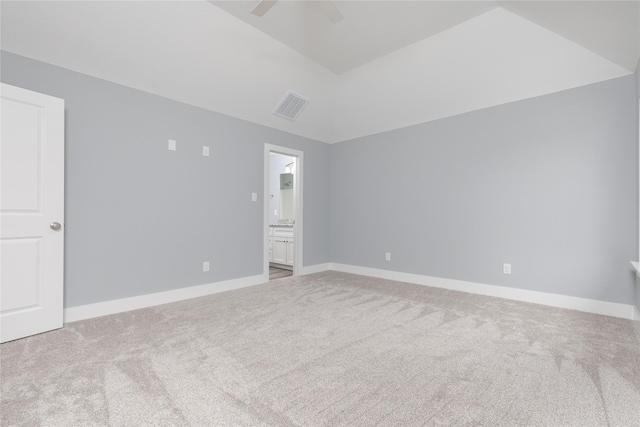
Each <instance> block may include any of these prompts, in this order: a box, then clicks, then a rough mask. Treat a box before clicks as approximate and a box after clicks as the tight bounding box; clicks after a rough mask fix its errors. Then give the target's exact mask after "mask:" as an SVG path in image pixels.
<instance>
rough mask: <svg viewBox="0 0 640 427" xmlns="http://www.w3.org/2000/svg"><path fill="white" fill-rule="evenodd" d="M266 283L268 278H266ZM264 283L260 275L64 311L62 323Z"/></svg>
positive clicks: (70, 308) (81, 306)
mask: <svg viewBox="0 0 640 427" xmlns="http://www.w3.org/2000/svg"><path fill="white" fill-rule="evenodd" d="M267 281H268V278H267ZM261 283H265V280H264V278H263V276H262V274H259V275H257V276H249V277H242V278H239V279H232V280H225V281H222V282H216V283H208V284H206V285H198V286H190V287H188V288H180V289H172V290H170V291H164V292H157V293H154V294H146V295H139V296H135V297H130V298H122V299H117V300H111V301H104V302H98V303H95V304H87V305H80V306H77V307H69V308H65V309H64V322H65V323H69V322H76V321H78V320H84V319H91V318H94V317H100V316H107V315H109V314H116V313H122V312H124V311H131V310H138V309H140V308H147V307H153V306H156V305H162V304H168V303H170V302H176V301H182V300H186V299H191V298H198V297H202V296H206V295H211V294H217V293H218V292H225V291H231V290H234V289H240V288H246V287H249V286H255V285H259V284H261Z"/></svg>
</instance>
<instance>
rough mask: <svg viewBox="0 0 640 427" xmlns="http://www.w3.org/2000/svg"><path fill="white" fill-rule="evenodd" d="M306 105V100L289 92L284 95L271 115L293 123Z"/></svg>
mask: <svg viewBox="0 0 640 427" xmlns="http://www.w3.org/2000/svg"><path fill="white" fill-rule="evenodd" d="M308 103H309V100H308V99H306V98H303V97H302V96H300V95H298V94H297V93H294V92H291V91H289V92H287V93H286V94H285V95H284V98H283V99H282V101H281V102H280V104H278V106H277V107H276V109H275V110H273V114H275V115H276V116H278V117H282V118H283V119H287V120H291V121H292V122H293V121H294V120H295V119H297V118H298V116H299V115H300V112H301V111H302V109H303V108H304V107H305V106H306V105H307V104H308Z"/></svg>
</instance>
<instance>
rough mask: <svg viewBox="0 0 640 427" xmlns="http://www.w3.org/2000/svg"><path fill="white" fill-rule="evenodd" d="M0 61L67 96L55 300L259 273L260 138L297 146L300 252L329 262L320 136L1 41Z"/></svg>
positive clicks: (28, 81) (31, 84) (8, 70)
mask: <svg viewBox="0 0 640 427" xmlns="http://www.w3.org/2000/svg"><path fill="white" fill-rule="evenodd" d="M1 60H2V69H1V78H2V81H3V82H5V83H8V84H12V85H15V86H20V87H24V88H27V89H31V90H34V91H37V92H41V93H45V94H49V95H53V96H56V97H59V98H63V99H64V100H65V102H66V104H65V105H66V184H65V191H66V220H65V225H66V226H65V239H66V245H65V246H66V248H65V307H74V306H78V305H83V304H89V303H94V302H100V301H107V300H112V299H117V298H124V297H130V296H135V295H141V294H146V293H153V292H160V291H165V290H170V289H175V288H181V287H187V286H193V285H199V284H205V283H212V282H217V281H221V280H226V279H234V278H240V277H247V276H252V275H257V274H261V273H262V268H263V264H262V262H263V254H262V250H263V242H262V238H263V231H262V230H263V194H262V193H263V188H264V186H263V179H264V177H263V169H264V159H263V157H264V143H271V144H277V145H281V146H286V147H290V148H293V149H297V150H301V151H303V152H304V160H305V164H304V166H305V171H304V173H305V195H304V214H305V217H304V227H305V228H304V262H305V265H313V264H318V263H325V262H328V261H329V236H328V234H329V233H328V227H329V216H328V215H329V209H328V206H329V180H328V177H327V170H328V168H329V156H330V149H329V146H328V145H326V144H323V143H320V142H317V141H313V140H309V139H305V138H302V137H298V136H295V135H291V134H287V133H284V132H280V131H276V130H273V129H269V128H266V127H263V126H259V125H255V124H252V123H248V122H245V121H242V120H238V119H233V118H230V117H227V116H224V115H221V114H217V113H213V112H210V111H207V110H204V109H200V108H196V107H193V106H189V105H186V104H182V103H179V102H176V101H171V100H168V99H166V98H162V97H158V96H155V95H151V94H148V93H144V92H141V91H137V90H134V89H131V88H127V87H124V86H120V85H117V84H114V83H110V82H107V81H104V80H100V79H97V78H93V77H89V76H86V75H83V74H79V73H75V72H72V71H69V70H65V69H62V68H59V67H55V66H51V65H48V64H45V63H42V62H38V61H34V60H31V59H27V58H24V57H21V56H17V55H13V54H10V53H7V52H3V53H2V58H1ZM168 139H175V140H177V141H178V150H177V151H176V152H170V151H168V150H167V140H168ZM203 145H208V146H209V147H210V150H211V157H208V158H206V157H203V156H202V146H203ZM252 192H256V193H258V194H259V200H258V203H252V202H251V193H252ZM206 260H209V261H211V271H210V272H209V273H203V272H202V262H203V261H206Z"/></svg>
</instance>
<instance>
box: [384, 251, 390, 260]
mask: <svg viewBox="0 0 640 427" xmlns="http://www.w3.org/2000/svg"><path fill="white" fill-rule="evenodd" d="M384 259H385V260H387V261H391V252H387V253H385V254H384Z"/></svg>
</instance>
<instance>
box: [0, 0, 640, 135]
mask: <svg viewBox="0 0 640 427" xmlns="http://www.w3.org/2000/svg"><path fill="white" fill-rule="evenodd" d="M256 3H257V1H216V0H211V1H205V0H183V1H153V0H146V1H106V2H105V1H71V2H70V1H55V0H53V1H51V0H49V1H42V2H39V1H7V0H3V1H2V2H1V3H0V7H1V15H0V18H1V39H0V40H1V47H2V49H3V50H5V51H8V52H12V53H16V54H19V55H23V56H26V57H30V58H34V59H37V60H40V61H44V62H47V63H51V64H54V65H58V66H61V67H64V68H67V69H70V70H74V71H78V72H81V73H84V74H88V75H92V76H96V77H99V78H103V79H106V80H110V81H113V82H116V83H119V84H123V85H126V86H130V87H133V88H136V89H140V90H143V91H147V92H150V93H154V94H158V95H161V96H165V97H168V98H171V99H175V100H178V101H181V102H185V103H188V104H192V105H196V106H199V107H202V108H206V109H209V110H213V111H217V112H220V113H222V114H226V115H229V116H232V117H237V118H240V119H244V120H248V121H251V122H254V123H258V124H261V125H265V126H269V127H272V128H276V129H280V130H283V131H287V132H291V133H294V134H297V135H301V136H305V137H309V138H313V139H316V140H320V141H323V142H328V143H332V142H339V141H344V140H348V139H351V138H356V137H359V136H364V135H370V134H374V133H378V132H384V131H388V130H393V129H398V128H401V127H404V126H409V125H412V124H417V123H421V122H425V121H429V120H435V119H439V118H442V117H447V116H451V115H455V114H460V113H464V112H468V111H473V110H476V109H480V108H487V107H490V106H493V105H499V104H503V103H507V102H512V101H516V100H520V99H526V98H530V97H534V96H540V95H544V94H548V93H552V92H556V91H560V90H565V89H569V88H573V87H578V86H582V85H587V84H591V83H596V82H599V81H603V80H607V79H611V78H616V77H620V76H624V75H628V74H631V73H633V72H634V70H635V69H636V66H637V64H638V58H639V57H640V1H635V0H634V1H592V0H588V1H451V0H449V1H368V0H360V1H337V2H336V4H337V5H338V7H339V8H340V10H341V11H342V13H343V15H344V16H345V18H344V19H343V20H342V21H340V22H338V23H336V24H333V23H332V22H331V21H330V20H329V19H328V18H327V17H326V15H325V13H324V9H323V3H322V2H318V1H284V0H281V1H279V2H277V3H276V4H275V5H274V6H273V7H272V8H271V10H270V11H269V12H268V13H267V14H266V15H265V16H263V17H257V16H254V15H251V14H250V11H251V9H252V8H253V7H254V6H255V4H256ZM288 90H293V91H294V92H297V93H299V94H301V95H302V96H304V97H306V98H308V99H310V100H311V102H310V103H309V105H308V106H307V107H306V108H305V110H304V111H303V113H302V114H301V115H300V117H299V118H298V120H296V121H295V122H293V123H292V122H289V121H286V120H284V119H281V118H279V117H276V116H273V115H272V114H271V113H272V111H273V109H274V108H275V106H276V104H277V103H278V102H279V101H280V100H281V99H282V97H283V95H284V94H285V92H286V91H288Z"/></svg>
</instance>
